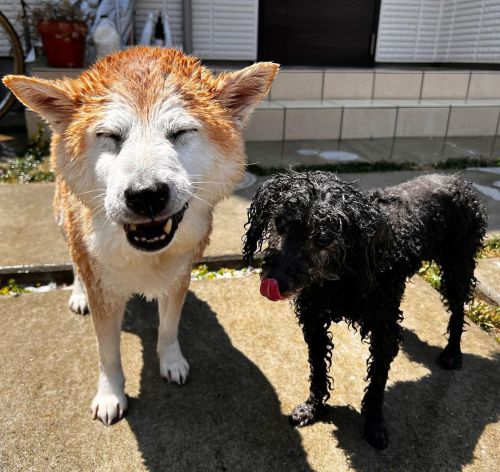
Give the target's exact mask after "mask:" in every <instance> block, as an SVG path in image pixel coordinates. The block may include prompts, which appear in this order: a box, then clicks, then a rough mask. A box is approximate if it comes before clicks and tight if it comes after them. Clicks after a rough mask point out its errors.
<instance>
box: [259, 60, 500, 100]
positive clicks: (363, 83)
mask: <svg viewBox="0 0 500 472" xmlns="http://www.w3.org/2000/svg"><path fill="white" fill-rule="evenodd" d="M269 98H270V100H304V99H312V100H321V99H323V100H330V99H333V100H336V99H423V100H427V99H458V100H465V99H484V98H500V71H470V70H449V69H448V70H446V69H383V68H381V69H378V68H377V69H340V68H325V69H322V68H290V67H285V68H283V69H282V70H281V71H280V73H279V75H278V76H277V78H276V79H275V81H274V83H273V86H272V88H271V93H270V97H269Z"/></svg>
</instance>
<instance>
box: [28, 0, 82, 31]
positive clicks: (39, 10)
mask: <svg viewBox="0 0 500 472" xmlns="http://www.w3.org/2000/svg"><path fill="white" fill-rule="evenodd" d="M81 4H82V0H77V1H76V2H71V1H70V0H47V1H43V2H40V3H39V4H38V5H37V6H36V7H33V8H31V15H32V18H33V22H34V24H35V25H36V24H37V23H38V22H40V21H67V22H75V21H87V20H88V19H89V15H88V14H86V13H84V12H83V11H82V9H81Z"/></svg>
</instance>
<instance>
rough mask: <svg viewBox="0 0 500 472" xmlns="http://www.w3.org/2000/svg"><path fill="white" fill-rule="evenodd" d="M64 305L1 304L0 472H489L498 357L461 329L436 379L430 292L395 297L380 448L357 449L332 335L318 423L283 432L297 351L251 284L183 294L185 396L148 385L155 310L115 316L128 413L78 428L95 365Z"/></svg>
mask: <svg viewBox="0 0 500 472" xmlns="http://www.w3.org/2000/svg"><path fill="white" fill-rule="evenodd" d="M67 297H68V292H66V291H56V292H51V293H46V294H28V295H22V296H20V297H17V298H3V299H0V317H1V319H2V321H3V323H2V325H3V328H2V330H1V332H0V346H2V363H1V364H0V378H1V379H2V382H1V383H0V397H1V402H0V423H1V424H2V433H1V452H0V454H1V456H0V463H1V464H2V470H6V471H7V470H8V471H26V470H33V471H45V470H96V471H97V470H98V471H120V472H122V471H141V470H149V471H165V470H172V471H193V470H197V471H216V470H219V471H224V470H225V471H245V472H248V471H252V472H253V471H255V472H257V471H259V472H260V471H275V470H287V471H300V472H304V471H325V472H326V471H335V472H342V471H348V470H355V471H389V470H393V471H403V470H404V471H419V472H424V471H429V470H432V471H433V472H434V471H443V472H444V471H446V472H448V471H454V470H464V471H477V472H484V471H490V470H491V471H492V470H496V468H497V466H496V465H495V464H498V462H499V460H500V455H499V449H498V444H499V441H500V425H499V423H498V415H499V410H498V405H499V404H498V391H499V389H500V378H499V376H498V368H499V360H500V358H499V350H498V344H496V343H495V341H494V340H493V339H492V338H490V337H489V336H488V335H487V334H486V333H485V332H483V331H481V330H480V329H479V328H478V327H476V326H475V325H471V326H470V327H469V328H468V330H467V332H466V333H465V335H464V342H463V352H464V366H463V368H462V369H461V370H459V371H452V372H446V371H443V370H441V369H440V368H438V367H437V365H436V363H435V358H436V356H437V354H438V353H439V350H440V349H441V348H442V347H443V346H444V345H445V337H444V336H443V333H444V332H445V330H446V323H447V315H446V314H445V312H444V310H443V308H442V306H441V304H440V302H439V297H438V294H437V292H435V291H434V290H433V289H432V288H430V286H428V285H427V284H426V283H424V282H423V281H421V280H420V279H418V278H415V279H413V280H412V282H411V283H410V284H409V285H408V288H407V292H406V298H405V302H404V304H403V310H404V313H405V322H404V327H405V340H404V343H403V344H402V351H401V353H400V355H399V356H398V357H397V359H396V361H395V362H394V364H393V368H392V369H391V373H390V381H389V385H388V387H387V392H386V406H385V411H386V417H387V421H388V427H389V430H390V434H391V441H392V442H391V445H390V447H389V449H387V450H385V451H383V452H377V451H375V450H374V449H372V448H371V447H370V446H369V445H368V444H367V443H366V442H365V441H364V440H363V439H362V418H361V416H360V401H361V398H362V394H363V388H364V385H365V383H364V381H363V378H364V376H365V371H366V366H365V359H366V356H367V348H366V345H363V344H361V343H360V341H359V338H358V336H357V335H356V334H354V333H353V332H351V331H349V330H348V329H347V327H346V326H345V325H343V324H342V325H339V326H335V327H334V328H333V339H334V342H335V346H336V347H335V349H334V356H333V368H332V374H333V377H334V378H335V389H334V392H333V395H332V398H331V399H330V400H329V402H328V408H327V412H326V416H325V418H324V419H323V420H322V421H320V422H318V423H316V424H314V425H312V426H310V427H307V428H303V429H299V430H294V429H292V428H291V427H290V426H289V424H288V421H287V418H286V415H287V414H288V413H289V412H290V411H291V409H292V408H293V407H294V406H295V405H296V404H297V403H298V402H300V401H302V400H304V399H305V397H306V395H307V387H308V384H307V377H308V368H307V354H306V348H305V344H304V342H303V341H302V335H301V332H300V329H299V327H298V325H297V323H296V322H295V319H294V316H293V313H292V311H291V308H290V306H289V305H288V304H287V303H286V302H283V303H275V304H273V303H270V302H268V301H266V300H265V299H264V298H263V297H260V296H259V295H258V278H257V277H256V276H251V277H247V278H243V279H232V280H216V281H195V282H193V283H192V286H191V291H190V293H189V296H188V298H187V303H186V306H185V308H184V314H183V319H182V322H181V332H180V338H181V343H182V345H183V350H184V353H185V355H186V357H187V358H188V360H189V361H190V363H191V378H190V381H189V382H188V384H187V385H185V386H183V387H177V386H173V385H169V384H167V383H166V382H165V381H163V380H161V379H160V377H159V374H158V362H157V359H156V354H155V342H156V325H157V322H158V321H157V316H156V312H155V307H154V305H152V304H147V303H145V302H143V301H141V300H138V299H136V300H133V301H132V302H131V303H130V305H129V310H128V312H127V315H126V320H125V323H124V328H123V331H124V332H123V336H122V352H123V362H124V369H125V373H126V376H127V385H126V392H127V394H128V396H129V398H130V402H129V404H130V409H129V412H128V414H127V415H126V417H125V419H124V420H122V421H121V422H119V423H118V424H116V425H114V426H111V427H104V426H103V425H102V424H100V423H99V422H97V421H92V420H91V416H90V413H89V403H90V400H91V398H92V396H93V394H94V388H95V382H96V378H97V356H96V348H95V341H94V334H93V329H92V324H91V320H90V318H89V317H81V316H76V315H73V314H71V313H70V312H69V311H68V309H67V308H66V301H67Z"/></svg>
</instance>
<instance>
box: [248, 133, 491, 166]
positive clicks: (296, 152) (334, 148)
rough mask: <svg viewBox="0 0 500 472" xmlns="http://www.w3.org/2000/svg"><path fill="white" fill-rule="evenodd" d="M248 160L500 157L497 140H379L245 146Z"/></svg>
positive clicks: (275, 162)
mask: <svg viewBox="0 0 500 472" xmlns="http://www.w3.org/2000/svg"><path fill="white" fill-rule="evenodd" d="M247 151H248V161H249V162H250V163H256V164H259V165H261V166H264V167H288V166H289V165H290V164H296V163H298V162H299V163H301V164H309V165H322V164H328V163H338V162H363V161H365V162H376V161H389V162H413V163H415V164H431V163H435V162H441V161H445V160H447V159H453V158H464V157H468V158H479V157H482V158H488V159H495V158H498V157H500V137H498V136H483V137H468V138H466V137H457V138H447V139H443V138H379V139H344V140H342V141H338V140H337V141H336V140H314V141H283V142H281V141H263V142H249V143H247Z"/></svg>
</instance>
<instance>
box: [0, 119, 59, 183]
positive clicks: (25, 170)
mask: <svg viewBox="0 0 500 472" xmlns="http://www.w3.org/2000/svg"><path fill="white" fill-rule="evenodd" d="M48 153H49V144H48V143H47V142H45V141H44V139H43V127H42V126H41V125H39V126H38V131H37V133H36V134H35V136H33V137H32V138H31V139H30V140H29V141H28V145H27V147H26V151H25V152H24V156H23V157H18V158H17V159H16V160H15V161H14V162H12V163H11V164H10V165H9V166H8V167H7V168H6V169H5V170H1V169H0V182H3V183H28V182H52V181H53V180H54V173H53V172H51V171H50V170H48V169H47V168H46V167H47V166H46V159H47V155H48Z"/></svg>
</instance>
